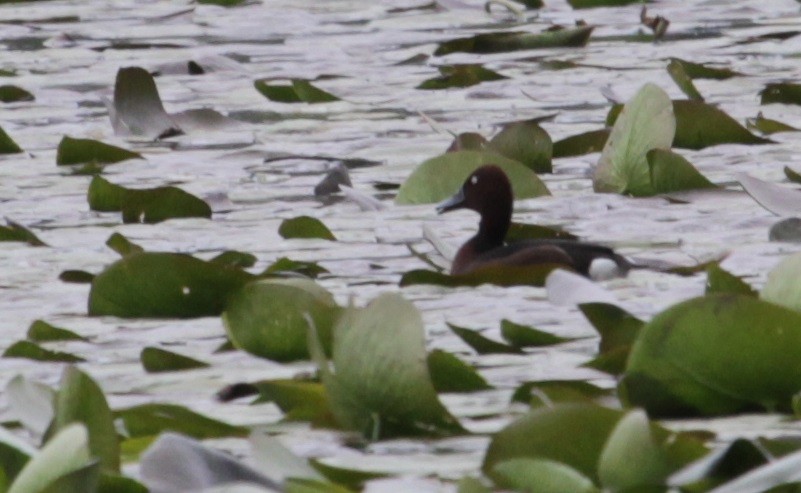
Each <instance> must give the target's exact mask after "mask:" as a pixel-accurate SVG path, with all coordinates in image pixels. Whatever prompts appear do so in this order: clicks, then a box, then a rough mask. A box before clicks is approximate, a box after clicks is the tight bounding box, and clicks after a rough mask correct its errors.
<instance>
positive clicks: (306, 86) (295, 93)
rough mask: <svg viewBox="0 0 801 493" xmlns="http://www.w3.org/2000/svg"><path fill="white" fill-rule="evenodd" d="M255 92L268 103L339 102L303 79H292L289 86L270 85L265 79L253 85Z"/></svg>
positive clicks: (336, 98) (331, 95)
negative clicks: (268, 101) (267, 100)
mask: <svg viewBox="0 0 801 493" xmlns="http://www.w3.org/2000/svg"><path fill="white" fill-rule="evenodd" d="M253 84H254V86H255V87H256V90H257V91H259V92H260V93H261V94H262V96H264V97H266V98H267V99H269V100H270V101H277V102H279V103H329V102H332V101H339V98H338V97H336V96H334V95H333V94H331V93H329V92H326V91H323V90H322V89H320V88H318V87H316V86H314V85H313V84H312V83H311V82H309V81H308V80H304V79H292V80H291V81H290V83H289V84H270V83H268V80H267V79H261V80H257V81H256V82H254V83H253Z"/></svg>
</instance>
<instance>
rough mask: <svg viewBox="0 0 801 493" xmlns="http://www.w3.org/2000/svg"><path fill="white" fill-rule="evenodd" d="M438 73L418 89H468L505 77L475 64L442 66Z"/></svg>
mask: <svg viewBox="0 0 801 493" xmlns="http://www.w3.org/2000/svg"><path fill="white" fill-rule="evenodd" d="M437 69H438V70H439V72H440V74H441V75H440V76H439V77H435V78H433V79H428V80H425V81H423V82H422V83H421V84H420V85H419V86H417V88H418V89H448V88H451V87H470V86H474V85H476V84H481V83H482V82H488V81H493V80H502V79H506V78H507V77H506V76H504V75H501V74H499V73H498V72H495V71H494V70H490V69H487V68H484V67H483V66H482V65H480V64H477V63H470V64H459V65H442V66H439V67H437Z"/></svg>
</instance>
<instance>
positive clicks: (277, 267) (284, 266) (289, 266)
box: [262, 257, 328, 279]
mask: <svg viewBox="0 0 801 493" xmlns="http://www.w3.org/2000/svg"><path fill="white" fill-rule="evenodd" d="M327 272H328V269H326V268H325V267H321V266H320V265H319V264H317V263H316V262H304V261H301V260H292V259H290V258H287V257H281V258H279V259H278V260H276V261H275V262H273V263H272V264H270V265H269V266H268V267H267V268H266V269H264V272H263V273H262V275H267V274H272V275H281V274H287V273H295V274H302V275H304V276H306V277H310V278H312V279H316V278H317V276H319V275H320V274H325V273H327Z"/></svg>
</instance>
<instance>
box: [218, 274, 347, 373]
mask: <svg viewBox="0 0 801 493" xmlns="http://www.w3.org/2000/svg"><path fill="white" fill-rule="evenodd" d="M339 313H340V307H339V305H337V304H336V302H334V298H333V296H332V295H331V293H329V292H328V291H326V290H325V289H324V288H323V287H322V286H320V285H319V284H317V283H315V282H314V281H310V280H308V279H270V280H263V281H259V282H254V283H250V284H248V285H247V286H245V287H244V288H243V289H242V290H240V291H238V292H237V293H236V294H235V295H233V296H232V297H231V299H230V300H229V302H228V304H227V306H226V308H225V313H223V322H224V323H225V328H226V331H227V332H228V336H229V338H230V339H231V342H233V343H234V346H236V347H237V348H239V349H243V350H245V351H247V352H249V353H251V354H255V355H256V356H261V357H262V358H268V359H272V360H276V361H293V360H298V359H305V358H308V357H309V350H308V348H307V330H308V325H307V321H306V317H311V319H312V320H313V321H314V323H315V325H316V327H317V330H318V334H319V336H320V337H321V339H322V341H323V345H324V346H325V347H327V348H328V347H330V340H331V327H332V325H333V324H334V322H335V320H336V318H337V316H338V315H339Z"/></svg>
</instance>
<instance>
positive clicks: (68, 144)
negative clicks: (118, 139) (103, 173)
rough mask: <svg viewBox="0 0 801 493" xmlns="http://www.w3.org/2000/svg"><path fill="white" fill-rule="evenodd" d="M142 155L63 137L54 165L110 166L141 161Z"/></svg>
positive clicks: (114, 147)
mask: <svg viewBox="0 0 801 493" xmlns="http://www.w3.org/2000/svg"><path fill="white" fill-rule="evenodd" d="M141 158H142V155H141V154H139V153H138V152H132V151H129V150H127V149H123V148H121V147H117V146H113V145H109V144H104V143H103V142H100V141H97V140H92V139H73V138H72V137H68V136H64V137H63V138H62V139H61V142H59V144H58V150H57V151H56V164H57V165H59V166H61V165H66V164H84V163H101V164H112V163H118V162H120V161H125V160H127V159H141Z"/></svg>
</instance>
